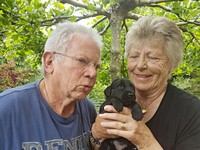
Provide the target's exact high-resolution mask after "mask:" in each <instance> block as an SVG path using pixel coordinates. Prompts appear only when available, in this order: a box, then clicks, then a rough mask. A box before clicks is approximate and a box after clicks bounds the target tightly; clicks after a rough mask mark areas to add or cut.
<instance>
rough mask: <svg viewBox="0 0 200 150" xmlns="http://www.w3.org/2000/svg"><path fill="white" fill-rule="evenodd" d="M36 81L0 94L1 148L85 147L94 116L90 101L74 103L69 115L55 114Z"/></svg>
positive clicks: (58, 149)
mask: <svg viewBox="0 0 200 150" xmlns="http://www.w3.org/2000/svg"><path fill="white" fill-rule="evenodd" d="M39 82H40V81H36V82H34V83H30V84H26V85H24V86H21V87H17V88H13V89H9V90H6V91H4V92H2V93H0V150H87V149H89V131H90V130H91V126H92V124H93V123H94V121H95V118H96V110H95V107H94V105H93V104H92V102H91V101H90V100H89V99H88V98H86V99H85V100H81V101H77V102H76V110H75V112H74V113H73V114H72V115H71V116H70V117H68V118H63V117H61V116H59V115H58V114H56V113H55V112H54V111H53V110H52V109H51V107H50V106H49V105H48V104H47V102H46V101H45V100H44V98H43V97H42V95H41V92H40V90H39Z"/></svg>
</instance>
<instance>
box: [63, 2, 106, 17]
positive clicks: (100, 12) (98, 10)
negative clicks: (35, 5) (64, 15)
mask: <svg viewBox="0 0 200 150" xmlns="http://www.w3.org/2000/svg"><path fill="white" fill-rule="evenodd" d="M60 2H61V3H63V4H65V3H67V4H70V5H72V6H75V7H80V8H84V9H87V10H91V9H90V8H89V7H88V6H87V5H84V4H81V3H78V2H75V1H73V0H60ZM95 11H96V12H97V13H99V15H105V16H108V13H107V12H106V11H102V10H101V9H98V8H95Z"/></svg>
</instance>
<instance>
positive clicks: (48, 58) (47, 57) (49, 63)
mask: <svg viewBox="0 0 200 150" xmlns="http://www.w3.org/2000/svg"><path fill="white" fill-rule="evenodd" d="M42 57H43V61H44V70H45V72H46V73H47V74H51V73H52V72H53V70H54V65H53V60H54V54H53V53H52V52H44V53H43V56H42Z"/></svg>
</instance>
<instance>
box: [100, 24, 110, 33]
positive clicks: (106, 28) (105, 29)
mask: <svg viewBox="0 0 200 150" xmlns="http://www.w3.org/2000/svg"><path fill="white" fill-rule="evenodd" d="M109 28H110V22H109V24H108V25H107V26H106V27H105V28H104V29H103V30H102V31H101V32H100V33H99V34H100V35H103V34H104V33H105V32H106V31H107V30H108V29H109Z"/></svg>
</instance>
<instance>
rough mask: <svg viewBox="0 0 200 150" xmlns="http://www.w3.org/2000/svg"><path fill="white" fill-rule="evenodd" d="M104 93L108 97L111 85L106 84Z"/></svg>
mask: <svg viewBox="0 0 200 150" xmlns="http://www.w3.org/2000/svg"><path fill="white" fill-rule="evenodd" d="M104 94H105V95H106V96H107V97H109V96H110V95H111V86H108V87H107V88H106V89H105V90H104Z"/></svg>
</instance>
